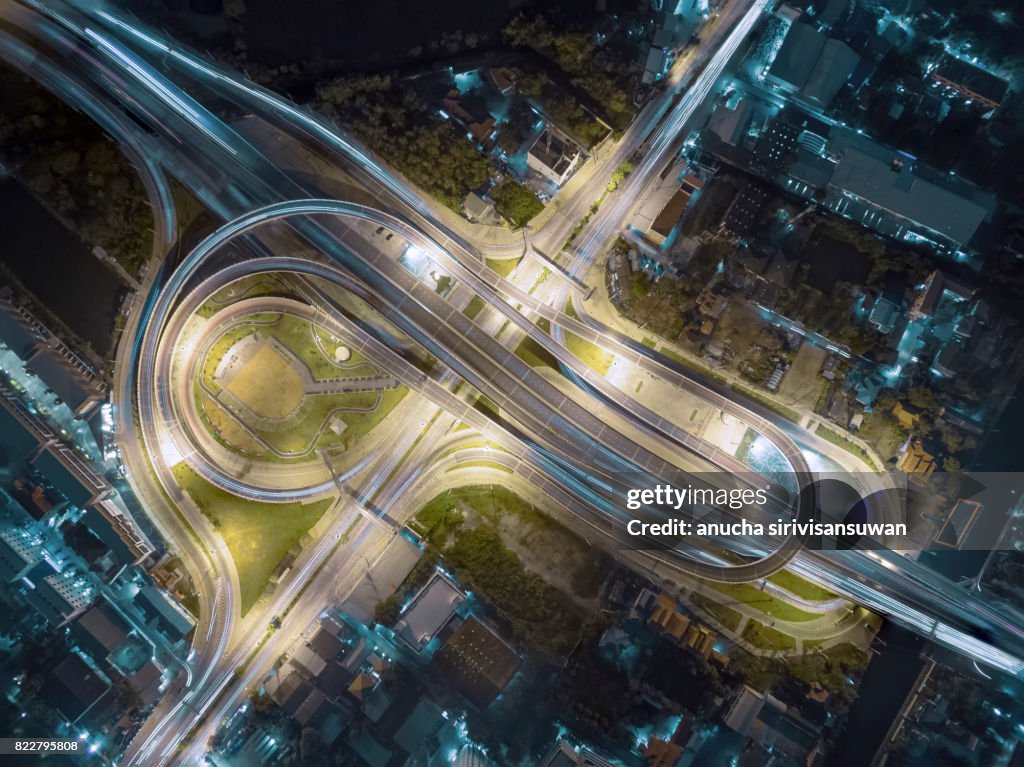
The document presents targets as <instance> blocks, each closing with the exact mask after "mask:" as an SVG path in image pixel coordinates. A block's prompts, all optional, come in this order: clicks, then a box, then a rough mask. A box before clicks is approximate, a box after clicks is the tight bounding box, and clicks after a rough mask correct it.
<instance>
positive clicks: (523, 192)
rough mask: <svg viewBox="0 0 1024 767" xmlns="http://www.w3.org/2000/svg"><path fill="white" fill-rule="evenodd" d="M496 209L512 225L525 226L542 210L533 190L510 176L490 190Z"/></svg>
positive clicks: (541, 204)
mask: <svg viewBox="0 0 1024 767" xmlns="http://www.w3.org/2000/svg"><path fill="white" fill-rule="evenodd" d="M490 197H491V199H492V200H493V201H494V207H495V208H496V209H497V211H498V212H499V213H500V214H501V215H503V216H504V217H505V218H507V219H508V220H509V221H511V222H512V224H513V225H514V226H517V227H521V226H526V225H527V224H528V223H530V221H531V220H532V219H533V217H534V216H536V215H537V214H538V213H540V212H541V211H542V210H544V203H542V202H541V201H540V200H539V199H538V198H537V195H535V194H534V193H533V192H531V191H530V190H529V189H527V188H526V187H525V186H523V185H522V184H520V183H519V182H518V181H515V180H514V179H511V178H505V179H504V180H503V181H502V182H501V183H500V184H498V185H497V186H496V187H494V189H492V190H491V192H490Z"/></svg>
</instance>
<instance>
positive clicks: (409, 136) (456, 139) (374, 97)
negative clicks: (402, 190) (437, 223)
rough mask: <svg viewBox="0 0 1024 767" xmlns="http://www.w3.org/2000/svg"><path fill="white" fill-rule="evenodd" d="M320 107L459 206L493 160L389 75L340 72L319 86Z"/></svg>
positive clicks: (422, 184) (408, 173)
mask: <svg viewBox="0 0 1024 767" xmlns="http://www.w3.org/2000/svg"><path fill="white" fill-rule="evenodd" d="M315 106H316V108H317V109H319V110H320V111H322V112H324V113H325V114H327V115H330V116H331V117H333V118H334V119H336V120H337V121H338V122H340V123H342V124H344V125H345V126H347V127H349V128H350V129H351V130H352V131H353V132H354V133H355V134H356V135H357V136H358V137H359V138H360V139H361V140H363V141H364V142H365V143H366V144H367V145H369V146H370V147H371V148H372V149H373V150H374V151H376V152H379V153H380V154H381V156H383V157H384V158H385V159H386V160H387V161H388V162H389V163H391V164H392V165H394V166H395V167H396V168H397V169H398V170H400V171H401V172H402V173H403V174H405V175H406V176H407V177H408V178H409V180H410V181H412V182H413V183H414V184H417V185H418V186H420V187H422V188H423V189H424V190H426V191H427V192H429V193H430V194H432V195H434V196H435V197H436V198H437V199H438V200H440V201H441V202H443V203H444V204H445V205H448V206H449V207H450V208H452V209H453V210H456V211H461V209H462V201H463V199H464V198H465V196H466V195H467V194H468V193H469V192H471V191H473V190H474V189H477V188H479V187H480V186H482V185H483V184H484V183H485V182H486V181H487V179H488V177H489V176H490V173H491V170H492V167H491V163H490V161H489V160H488V159H487V158H486V157H484V156H483V155H481V154H480V153H479V152H478V151H477V150H476V149H475V148H474V147H473V145H472V144H471V143H470V142H468V141H466V138H465V136H462V135H459V134H457V133H456V132H455V131H454V130H453V129H452V127H451V125H450V123H448V122H447V121H445V120H442V119H441V118H440V116H439V115H437V113H436V112H435V111H434V110H432V109H430V108H428V106H427V104H425V103H424V102H423V101H422V100H421V99H420V97H419V95H418V94H417V93H416V91H415V90H413V88H412V87H411V86H410V85H408V84H407V83H403V82H397V81H394V80H392V78H391V77H389V76H386V75H366V76H354V77H339V78H336V79H334V80H330V81H328V82H326V83H324V84H323V85H321V86H319V87H318V88H317V98H316V105H315Z"/></svg>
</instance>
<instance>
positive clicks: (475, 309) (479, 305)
mask: <svg viewBox="0 0 1024 767" xmlns="http://www.w3.org/2000/svg"><path fill="white" fill-rule="evenodd" d="M485 306H487V303H486V302H485V301H484V300H483V299H482V298H480V296H473V300H472V301H470V302H469V303H468V304H466V308H465V309H463V310H462V313H463V314H465V315H466V316H467V317H469V318H470V319H471V320H475V319H476V316H477V315H478V314H480V312H482V311H483V309H484V307H485Z"/></svg>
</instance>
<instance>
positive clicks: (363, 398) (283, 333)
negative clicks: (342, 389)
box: [196, 313, 408, 460]
mask: <svg viewBox="0 0 1024 767" xmlns="http://www.w3.org/2000/svg"><path fill="white" fill-rule="evenodd" d="M252 319H253V320H254V321H255V323H254V324H251V325H250V324H246V325H240V326H238V327H234V328H231V329H230V330H228V331H227V332H226V333H224V334H223V335H222V336H221V337H220V338H218V339H217V340H216V341H215V342H214V343H213V344H212V346H211V347H210V350H209V352H208V353H207V355H206V358H205V359H204V360H203V363H202V366H201V369H200V373H201V376H202V379H203V383H204V384H205V385H206V387H207V388H208V389H210V391H213V392H215V393H219V392H220V390H221V387H220V385H219V384H218V383H217V382H215V381H214V380H213V373H214V371H215V370H216V368H217V365H218V363H219V362H220V360H221V359H222V358H223V356H224V355H225V354H226V353H227V352H228V350H229V349H230V348H231V347H232V346H234V345H235V344H236V343H238V341H239V340H241V339H242V338H244V337H245V336H247V335H251V334H253V333H255V334H257V335H259V336H260V337H263V338H265V337H268V336H273V337H274V338H276V339H277V340H278V341H279V342H280V343H281V344H283V345H284V346H285V347H287V348H288V349H289V350H290V351H292V352H293V353H294V354H295V355H296V356H297V357H298V358H299V359H301V360H302V361H303V362H304V363H305V364H306V365H307V366H308V367H309V369H310V371H311V372H312V374H313V377H314V378H317V379H333V378H350V377H355V376H366V375H376V374H379V373H380V370H379V368H377V367H376V366H375V365H373V364H371V363H370V362H369V361H367V360H366V358H365V357H364V356H363V355H362V354H361V353H360V352H358V351H356V350H354V349H352V350H350V352H351V354H350V357H349V359H348V360H347V361H346V363H345V364H346V365H351V366H352V367H346V368H339V367H337V366H336V365H334V364H333V363H332V362H331V361H330V360H328V359H327V358H326V357H325V356H324V355H323V354H322V353H321V352H320V349H319V348H318V347H317V345H316V342H315V340H314V338H313V326H312V325H311V324H310V323H308V322H306V321H305V320H302V319H299V318H297V317H293V316H291V315H287V314H275V313H263V314H255V315H253V316H252ZM316 333H317V335H318V337H319V339H320V341H321V343H322V345H323V347H324V350H325V351H326V352H327V353H328V354H334V352H335V350H336V349H337V347H338V346H339V345H340V344H339V343H338V342H337V341H334V340H332V338H331V336H330V334H329V333H327V332H326V331H324V330H323V329H322V328H317V330H316ZM407 392H408V389H407V388H406V387H405V386H398V387H397V388H395V389H389V390H385V391H383V392H381V397H380V405H379V406H377V407H376V409H374V410H372V411H371V412H348V411H345V410H343V409H344V408H354V409H356V410H368V409H369V408H373V407H374V406H375V404H376V402H377V393H376V392H372V391H370V392H349V393H339V394H318V395H314V396H308V397H306V398H305V401H304V402H303V403H302V406H301V408H300V409H299V411H298V413H296V415H295V416H294V418H293V420H292V422H291V423H287V424H284V423H283V424H281V426H282V427H284V428H281V429H279V430H271V429H261V428H259V423H258V422H254V423H250V424H249V426H250V427H252V428H253V429H254V430H255V431H256V432H257V433H258V434H259V435H260V436H261V437H262V438H263V439H264V440H265V441H266V442H267V443H268V444H269V445H271V446H273V447H274V448H275V449H277V450H279V451H281V452H282V453H303V452H304V451H307V450H308V449H309V448H310V446H311V443H312V442H313V440H314V437H315V436H316V434H317V432H318V431H319V430H320V429H321V427H322V426H323V425H324V422H325V420H326V419H328V418H330V417H331V416H332V415H333V414H335V413H336V414H337V415H338V416H339V417H340V418H341V419H342V420H344V421H345V423H346V424H347V428H346V429H345V431H344V433H343V434H342V435H341V437H338V436H337V435H336V434H334V432H332V431H330V430H329V429H325V430H324V431H323V433H322V434H321V435H320V437H319V439H318V440H317V446H319V445H323V444H326V443H332V444H336V443H338V442H339V440H340V441H343V442H344V443H345V444H346V445H348V444H350V443H351V442H353V441H354V440H357V439H359V438H360V437H362V436H364V435H365V434H367V433H368V432H369V431H370V430H372V429H373V428H374V427H375V426H377V425H378V424H379V423H380V422H381V421H382V420H383V419H384V418H385V417H386V416H387V415H388V414H389V413H390V412H391V411H392V410H393V409H394V408H395V406H396V405H397V404H398V403H399V402H400V401H401V400H402V398H403V397H404V396H405V395H406V393H407ZM196 394H197V396H198V391H197V392H196ZM204 422H205V420H204ZM207 425H208V426H209V424H207ZM215 436H216V435H215ZM218 441H220V442H221V444H224V445H225V446H227V447H229V448H232V447H233V446H232V445H231V444H229V443H226V442H224V440H223V439H221V438H218ZM264 458H265V459H267V460H289V459H288V458H280V457H277V456H274V455H273V454H272V453H269V452H268V453H266V454H265V456H264Z"/></svg>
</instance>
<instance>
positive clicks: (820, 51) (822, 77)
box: [768, 23, 860, 106]
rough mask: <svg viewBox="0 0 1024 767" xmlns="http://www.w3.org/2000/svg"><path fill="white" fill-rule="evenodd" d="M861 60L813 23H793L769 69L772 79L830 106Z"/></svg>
mask: <svg viewBox="0 0 1024 767" xmlns="http://www.w3.org/2000/svg"><path fill="white" fill-rule="evenodd" d="M859 62H860V57H859V56H858V55H857V54H856V53H855V52H854V51H853V49H851V48H850V46H848V45H847V44H846V43H844V42H842V41H841V40H836V39H834V38H830V37H826V36H825V34H824V33H823V32H819V31H818V30H817V29H816V28H815V27H813V26H812V25H810V24H801V23H796V24H793V25H792V26H791V27H790V28H789V31H788V32H787V33H786V39H785V40H784V41H783V43H782V47H781V48H780V49H779V52H778V55H777V56H776V57H775V60H774V61H773V62H772V64H771V66H770V67H769V69H768V79H769V80H770V81H771V82H773V83H775V84H776V85H778V86H780V87H782V88H785V89H787V90H790V91H793V92H799V93H800V94H801V95H802V96H803V97H804V98H806V99H808V100H809V101H813V102H815V103H817V104H819V105H820V106H828V105H829V104H830V103H831V102H832V99H834V98H835V96H836V94H837V93H838V92H839V89H840V88H842V87H843V85H844V84H845V83H846V81H847V80H848V79H849V77H850V74H851V73H852V72H853V70H854V69H855V68H856V67H857V64H858V63H859Z"/></svg>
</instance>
